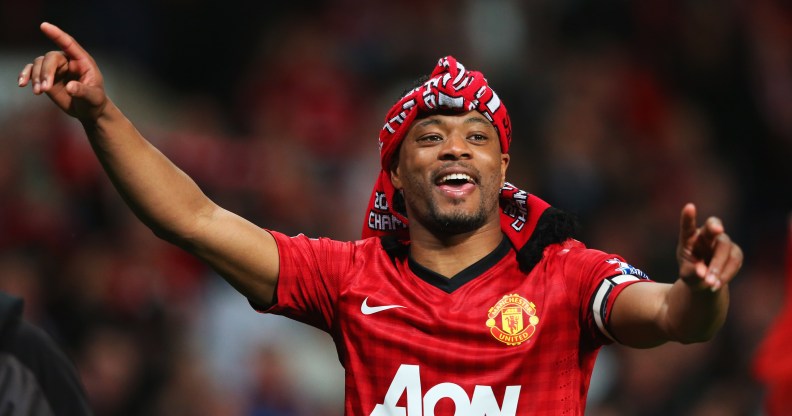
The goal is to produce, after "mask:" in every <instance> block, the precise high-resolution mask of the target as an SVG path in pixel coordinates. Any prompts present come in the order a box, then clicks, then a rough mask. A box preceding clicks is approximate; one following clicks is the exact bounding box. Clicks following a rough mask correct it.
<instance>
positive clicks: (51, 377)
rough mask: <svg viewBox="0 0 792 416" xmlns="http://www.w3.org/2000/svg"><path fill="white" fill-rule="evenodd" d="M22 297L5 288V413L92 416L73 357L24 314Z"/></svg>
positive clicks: (0, 350)
mask: <svg viewBox="0 0 792 416" xmlns="http://www.w3.org/2000/svg"><path fill="white" fill-rule="evenodd" d="M23 307H24V301H23V299H22V298H18V297H15V296H11V295H9V294H7V293H5V292H0V380H2V389H0V413H2V414H4V415H9V416H23V415H36V416H48V415H65V416H71V415H74V416H83V415H86V416H87V415H92V414H93V413H92V412H91V409H90V407H89V405H88V399H87V397H86V396H85V391H84V390H83V386H82V383H81V381H80V377H79V375H78V374H77V371H76V370H75V368H74V365H73V364H72V362H71V360H70V359H69V357H67V356H66V354H64V353H63V351H61V349H60V347H59V346H58V345H57V344H56V343H55V341H53V340H52V338H50V336H49V335H48V334H47V333H46V332H44V330H42V329H41V328H38V327H36V326H35V325H32V324H31V323H30V322H28V321H27V320H25V319H24V318H23V317H22V310H23Z"/></svg>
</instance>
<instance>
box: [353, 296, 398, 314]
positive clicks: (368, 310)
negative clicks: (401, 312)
mask: <svg viewBox="0 0 792 416" xmlns="http://www.w3.org/2000/svg"><path fill="white" fill-rule="evenodd" d="M403 307H404V306H401V305H383V306H369V305H368V297H366V298H365V299H363V303H362V304H361V305H360V312H362V313H363V315H371V314H372V313H377V312H382V311H387V310H388V309H393V308H403Z"/></svg>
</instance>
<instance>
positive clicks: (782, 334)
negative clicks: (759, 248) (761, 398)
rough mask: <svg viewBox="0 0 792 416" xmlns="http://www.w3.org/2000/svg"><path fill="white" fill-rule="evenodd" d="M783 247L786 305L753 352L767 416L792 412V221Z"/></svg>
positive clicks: (778, 415) (755, 369)
mask: <svg viewBox="0 0 792 416" xmlns="http://www.w3.org/2000/svg"><path fill="white" fill-rule="evenodd" d="M788 233H789V234H788V239H787V246H786V304H785V305H784V308H783V309H782V311H781V313H780V314H779V315H778V318H776V320H775V322H774V323H773V325H772V326H771V327H770V330H769V331H768V333H767V335H766V336H765V338H764V340H763V341H762V343H761V344H760V346H759V348H758V349H757V352H756V356H755V357H756V358H755V361H754V371H755V373H756V376H757V378H758V379H759V380H760V381H762V382H763V383H764V385H765V387H766V388H767V395H766V399H765V411H766V412H767V414H768V416H780V415H788V414H789V409H792V355H790V354H789V351H790V345H792V220H790V224H789V231H788Z"/></svg>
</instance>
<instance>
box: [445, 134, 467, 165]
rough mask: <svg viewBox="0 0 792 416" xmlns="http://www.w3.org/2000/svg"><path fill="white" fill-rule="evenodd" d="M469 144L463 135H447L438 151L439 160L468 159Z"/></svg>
mask: <svg viewBox="0 0 792 416" xmlns="http://www.w3.org/2000/svg"><path fill="white" fill-rule="evenodd" d="M470 155H471V153H470V144H469V143H468V141H467V140H466V139H465V136H464V135H463V134H456V133H455V134H451V135H449V136H448V137H447V138H446V140H445V142H444V143H443V146H442V148H441V149H440V155H439V157H440V160H460V159H469V158H470Z"/></svg>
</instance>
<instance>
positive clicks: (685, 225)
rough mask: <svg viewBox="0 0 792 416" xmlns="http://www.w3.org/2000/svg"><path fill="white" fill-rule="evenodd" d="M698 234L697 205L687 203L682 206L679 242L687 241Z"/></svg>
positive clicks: (683, 243) (682, 243)
mask: <svg viewBox="0 0 792 416" xmlns="http://www.w3.org/2000/svg"><path fill="white" fill-rule="evenodd" d="M695 234H696V206H695V205H693V204H691V203H687V204H685V206H684V207H683V208H682V214H681V216H680V219H679V242H680V244H681V245H686V244H685V243H686V242H687V241H688V240H689V239H690V238H691V237H693V236H694V235H695Z"/></svg>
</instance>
